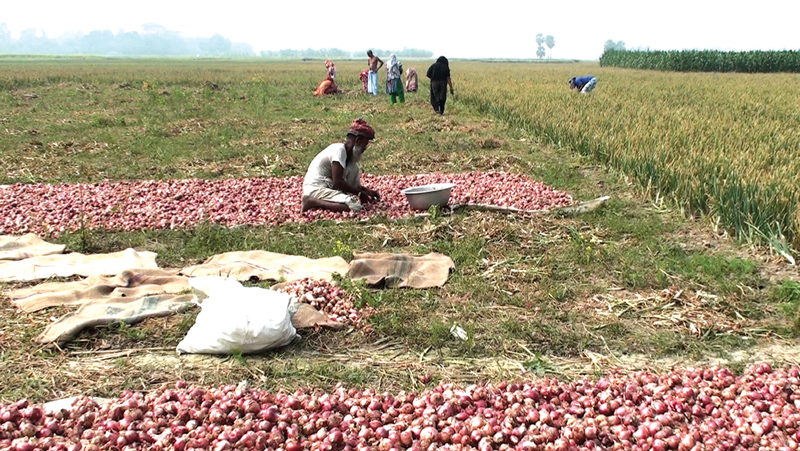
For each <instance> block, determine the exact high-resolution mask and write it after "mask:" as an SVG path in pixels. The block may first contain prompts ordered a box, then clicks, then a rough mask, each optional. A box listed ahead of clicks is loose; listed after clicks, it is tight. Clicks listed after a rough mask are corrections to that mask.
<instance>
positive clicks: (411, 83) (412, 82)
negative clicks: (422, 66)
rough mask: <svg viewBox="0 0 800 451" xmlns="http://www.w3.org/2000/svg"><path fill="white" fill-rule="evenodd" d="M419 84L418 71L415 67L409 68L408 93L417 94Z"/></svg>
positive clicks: (407, 75) (407, 74) (407, 77)
mask: <svg viewBox="0 0 800 451" xmlns="http://www.w3.org/2000/svg"><path fill="white" fill-rule="evenodd" d="M418 83H419V80H418V79H417V70H416V69H414V68H413V67H409V68H408V70H406V91H408V92H416V91H417V84H418Z"/></svg>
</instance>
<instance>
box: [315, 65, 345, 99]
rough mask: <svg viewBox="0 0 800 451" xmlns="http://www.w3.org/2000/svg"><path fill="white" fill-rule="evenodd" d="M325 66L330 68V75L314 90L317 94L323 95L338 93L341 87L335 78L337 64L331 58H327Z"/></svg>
mask: <svg viewBox="0 0 800 451" xmlns="http://www.w3.org/2000/svg"><path fill="white" fill-rule="evenodd" d="M325 68H326V69H327V70H328V77H327V78H326V79H325V80H322V81H321V82H320V84H319V86H317V89H316V90H315V91H314V95H315V96H322V95H327V94H336V93H337V92H339V87H338V86H336V82H335V81H334V79H335V78H336V65H334V64H333V62H332V61H331V60H325Z"/></svg>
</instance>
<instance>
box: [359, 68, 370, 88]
mask: <svg viewBox="0 0 800 451" xmlns="http://www.w3.org/2000/svg"><path fill="white" fill-rule="evenodd" d="M358 78H359V79H360V80H361V85H362V86H363V87H364V92H369V91H367V83H369V70H367V69H364V70H362V71H361V74H360V75H359V76H358Z"/></svg>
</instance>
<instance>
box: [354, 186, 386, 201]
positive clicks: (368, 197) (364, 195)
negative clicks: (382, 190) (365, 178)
mask: <svg viewBox="0 0 800 451" xmlns="http://www.w3.org/2000/svg"><path fill="white" fill-rule="evenodd" d="M358 197H359V198H360V199H361V202H380V201H381V196H380V195H379V194H378V192H377V191H375V190H372V189H369V188H364V187H362V188H361V192H360V193H358Z"/></svg>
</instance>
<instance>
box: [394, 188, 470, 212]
mask: <svg viewBox="0 0 800 451" xmlns="http://www.w3.org/2000/svg"><path fill="white" fill-rule="evenodd" d="M454 186H456V185H455V184H453V183H433V184H430V185H421V186H414V187H411V188H406V189H404V190H402V191H400V192H401V193H403V194H405V196H406V199H408V205H410V206H411V208H412V209H414V210H427V209H429V208H431V207H432V206H434V205H438V206H440V207H444V206H446V205H447V202H448V201H449V200H450V190H451V189H453V187H454Z"/></svg>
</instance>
